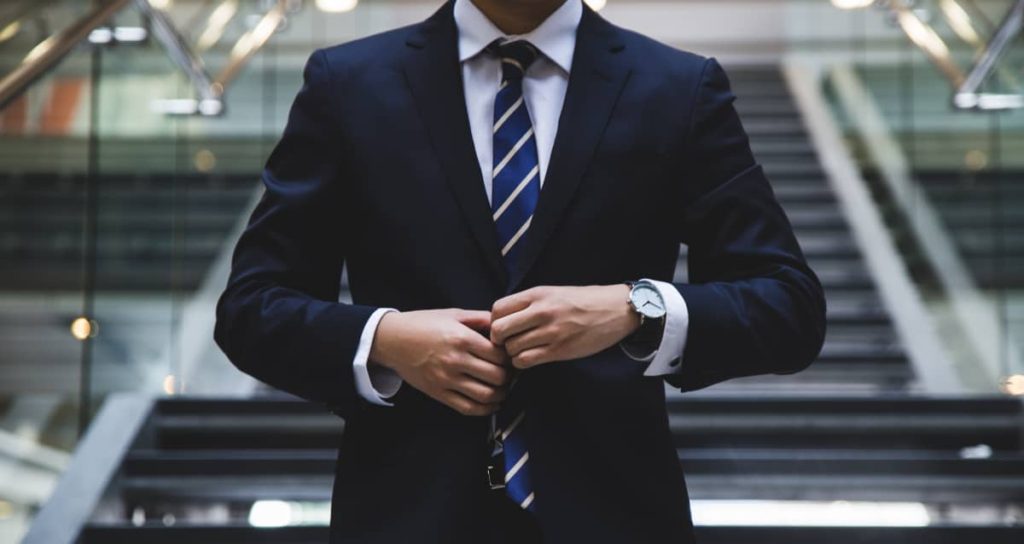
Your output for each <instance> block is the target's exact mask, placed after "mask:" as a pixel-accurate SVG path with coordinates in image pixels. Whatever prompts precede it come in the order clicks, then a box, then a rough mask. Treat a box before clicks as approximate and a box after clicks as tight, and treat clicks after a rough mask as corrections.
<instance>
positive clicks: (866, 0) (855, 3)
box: [832, 0, 875, 9]
mask: <svg viewBox="0 0 1024 544" xmlns="http://www.w3.org/2000/svg"><path fill="white" fill-rule="evenodd" d="M874 3H875V0H832V5H833V6H835V7H837V8H839V9H860V8H866V7H868V6H870V5H871V4H874Z"/></svg>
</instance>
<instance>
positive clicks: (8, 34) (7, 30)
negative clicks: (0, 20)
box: [0, 21, 21, 42]
mask: <svg viewBox="0 0 1024 544" xmlns="http://www.w3.org/2000/svg"><path fill="white" fill-rule="evenodd" d="M19 30H21V21H14V22H13V23H11V24H9V25H7V26H5V27H4V28H3V30H0V42H6V41H7V40H9V39H11V38H13V37H14V35H15V34H17V33H18V31H19Z"/></svg>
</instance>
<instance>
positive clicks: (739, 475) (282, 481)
mask: <svg viewBox="0 0 1024 544" xmlns="http://www.w3.org/2000/svg"><path fill="white" fill-rule="evenodd" d="M668 410H669V414H670V421H671V426H672V432H673V435H674V436H675V440H676V446H677V448H678V450H677V451H678V455H679V459H680V463H681V464H682V466H683V468H684V470H685V471H686V474H687V482H688V487H689V491H690V495H691V498H692V499H694V500H695V501H696V502H695V508H694V509H695V517H696V518H697V521H698V523H699V522H700V514H699V513H700V510H701V503H702V501H708V500H756V499H788V500H816V501H833V500H847V501H915V502H916V501H920V502H922V503H924V506H922V507H921V515H922V516H926V519H923V520H921V523H922V524H925V523H930V525H926V526H919V527H913V526H912V527H890V528H885V527H854V526H850V527H830V528H827V530H826V529H824V528H811V527H785V526H782V527H779V526H773V527H759V528H752V527H737V526H716V525H707V526H700V527H699V528H698V535H699V537H700V542H702V543H703V542H712V543H722V544H726V543H728V544H749V542H765V543H779V544H782V543H786V544H792V543H794V542H796V543H801V542H807V543H811V542H816V543H820V542H822V541H824V540H822V539H824V538H827V540H828V541H829V542H832V543H834V544H845V543H854V542H857V543H862V542H872V543H874V544H889V543H892V544H896V543H900V544H904V543H907V542H921V543H928V544H936V543H950V544H953V543H956V544H963V543H964V542H986V543H993V544H1000V543H1010V542H1020V540H1019V539H1022V538H1024V526H1019V527H1010V526H1003V527H996V526H986V527H977V526H968V525H965V524H964V523H963V522H962V521H959V520H958V519H957V518H958V515H957V509H958V508H959V507H961V506H962V505H968V507H971V506H973V507H977V505H994V506H993V507H994V508H995V509H996V510H1000V508H1003V506H999V505H1009V504H1013V505H1017V506H1018V508H1019V506H1020V505H1024V450H1022V442H1021V436H1020V426H1021V423H1022V422H1024V412H1022V407H1021V404H1020V403H1019V402H1017V401H1014V400H1011V399H976V400H944V399H917V398H908V397H904V396H900V397H878V398H855V399H846V400H836V399H832V398H813V397H806V398H799V399H773V398H756V397H753V398H745V399H735V398H702V397H693V398H686V399H675V400H673V401H671V402H670V403H669V405H668ZM342 430H343V422H342V421H341V420H340V419H338V418H337V417H335V416H333V415H332V414H329V413H327V412H325V411H324V410H322V409H321V408H319V407H317V406H314V405H311V404H308V403H303V402H297V401H294V400H290V399H283V398H279V399H272V398H265V399H259V400H162V401H159V402H157V403H155V404H154V405H152V407H151V409H150V411H149V412H148V414H146V415H145V417H144V420H143V423H142V425H141V428H140V431H139V432H138V433H137V434H136V435H135V439H134V440H126V441H125V443H126V444H129V445H128V447H127V448H126V451H125V452H124V453H123V457H122V458H121V460H120V465H119V466H117V467H116V469H115V467H111V469H112V472H111V474H110V476H109V479H108V482H109V485H108V487H107V489H106V491H105V493H104V494H103V498H102V500H101V501H100V502H99V503H98V504H97V505H96V508H95V511H96V512H97V514H94V515H93V517H92V519H91V520H90V521H89V522H88V523H87V524H86V526H85V527H84V528H82V530H81V534H80V538H79V540H78V542H82V543H102V544H119V543H126V544H127V543H132V544H135V543H147V544H153V543H163V542H181V541H183V540H185V539H191V540H194V541H198V542H219V543H234V542H238V543H243V542H246V543H248V542H276V543H307V542H309V543H312V542H321V543H322V542H326V528H325V527H324V526H323V525H324V524H325V523H326V519H324V518H323V517H317V516H312V519H311V518H310V516H309V515H308V512H317V511H319V512H324V511H326V507H327V503H328V501H329V500H330V494H331V483H332V479H333V474H334V464H335V460H336V456H337V444H338V441H339V439H340V437H341V433H342ZM129 438H130V437H129ZM112 442H113V443H116V442H117V441H116V440H113V441H110V440H107V441H104V442H103V443H98V442H97V443H95V444H92V443H91V442H90V439H89V438H87V439H86V442H85V443H84V444H83V446H82V448H81V450H80V451H79V452H78V455H79V456H82V455H86V456H87V455H90V454H92V453H93V452H90V451H88V450H89V449H91V448H92V447H94V446H96V447H98V448H103V449H108V450H109V449H110V447H111V446H110V444H111V443H112ZM980 444H984V445H985V447H987V448H988V449H987V450H985V452H982V453H984V455H983V454H982V453H978V451H980V450H984V449H985V448H979V445H980ZM972 451H974V452H975V453H973V454H972V453H970V452H972ZM63 485H67V483H65V484H63ZM59 492H60V490H58V493H59ZM58 496H59V495H58ZM72 500H73V499H72ZM267 500H274V501H287V502H289V503H291V504H292V506H291V508H293V509H294V510H293V511H292V513H291V515H292V516H294V517H293V518H292V522H293V523H299V522H303V521H304V522H305V523H310V522H312V523H315V524H318V525H319V526H318V527H302V526H292V527H286V528H276V529H268V528H261V527H253V526H251V525H250V521H251V518H250V514H251V512H252V507H253V505H254V504H255V503H256V502H257V501H267ZM318 505H319V506H318ZM739 508H743V507H739ZM747 508H749V507H747ZM303 511H305V512H307V514H305V517H304V514H302V512H303ZM1019 513H1020V511H1019V510H1018V511H1017V514H1018V515H1019ZM1007 515H1012V510H1010V513H1009V514H1007ZM40 520H41V521H44V520H45V518H44V517H43V516H41V517H40ZM807 521H810V520H807ZM990 525H994V524H990ZM752 535H757V537H754V536H752ZM751 539H752V540H751ZM1015 539H1017V540H1015ZM26 542H27V543H28V544H32V543H33V542H35V541H33V540H32V539H31V538H30V539H29V540H27V541H26Z"/></svg>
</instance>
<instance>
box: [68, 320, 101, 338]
mask: <svg viewBox="0 0 1024 544" xmlns="http://www.w3.org/2000/svg"><path fill="white" fill-rule="evenodd" d="M98 328H99V327H97V326H96V322H95V321H93V320H91V319H88V318H85V317H79V318H76V319H75V320H74V321H72V322H71V336H74V337H75V339H76V340H86V339H88V338H92V337H94V336H96V331H97V329H98Z"/></svg>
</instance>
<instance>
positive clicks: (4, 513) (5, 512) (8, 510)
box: [0, 501, 14, 519]
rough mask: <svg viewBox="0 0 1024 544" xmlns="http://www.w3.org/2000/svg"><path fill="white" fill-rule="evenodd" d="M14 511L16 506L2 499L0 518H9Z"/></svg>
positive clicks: (0, 502)
mask: <svg viewBox="0 0 1024 544" xmlns="http://www.w3.org/2000/svg"><path fill="white" fill-rule="evenodd" d="M13 513H14V508H13V507H12V506H11V503H9V502H7V501H0V519H7V518H9V517H11V514H13Z"/></svg>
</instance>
